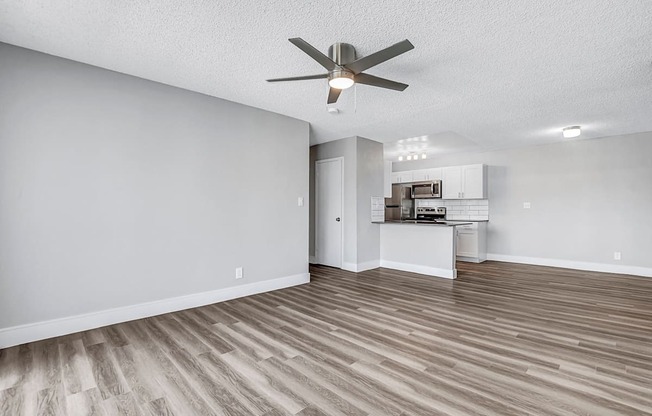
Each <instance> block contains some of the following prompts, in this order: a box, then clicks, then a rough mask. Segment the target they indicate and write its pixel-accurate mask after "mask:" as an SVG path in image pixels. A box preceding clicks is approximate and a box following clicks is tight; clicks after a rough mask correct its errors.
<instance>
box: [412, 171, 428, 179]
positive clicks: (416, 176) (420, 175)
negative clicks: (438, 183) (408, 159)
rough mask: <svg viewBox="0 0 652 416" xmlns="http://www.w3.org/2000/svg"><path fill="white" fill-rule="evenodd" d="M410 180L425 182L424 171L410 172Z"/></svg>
mask: <svg viewBox="0 0 652 416" xmlns="http://www.w3.org/2000/svg"><path fill="white" fill-rule="evenodd" d="M412 180H413V181H414V182H421V181H425V180H426V170H425V169H420V170H413V171H412Z"/></svg>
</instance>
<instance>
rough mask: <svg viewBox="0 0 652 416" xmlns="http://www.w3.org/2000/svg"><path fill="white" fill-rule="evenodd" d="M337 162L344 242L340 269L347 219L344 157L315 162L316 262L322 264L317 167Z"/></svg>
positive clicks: (342, 261) (342, 246) (341, 244)
mask: <svg viewBox="0 0 652 416" xmlns="http://www.w3.org/2000/svg"><path fill="white" fill-rule="evenodd" d="M336 160H339V161H340V190H341V192H342V196H341V201H342V203H341V206H340V222H341V224H342V225H341V226H342V233H341V234H342V241H341V243H340V246H341V248H342V251H341V253H340V268H341V267H342V266H343V265H344V224H345V221H346V218H345V217H344V157H331V158H328V159H320V160H317V161H315V227H314V228H315V260H316V261H317V263H318V264H321V259H320V258H319V253H320V251H319V227H318V226H317V219H318V218H319V204H318V203H317V201H319V186H318V183H319V181H317V166H318V165H319V164H322V163H327V162H334V161H336Z"/></svg>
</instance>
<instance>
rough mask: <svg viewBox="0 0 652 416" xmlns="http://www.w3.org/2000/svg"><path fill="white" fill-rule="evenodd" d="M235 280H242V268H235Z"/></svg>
mask: <svg viewBox="0 0 652 416" xmlns="http://www.w3.org/2000/svg"><path fill="white" fill-rule="evenodd" d="M235 278H236V279H242V267H236V268H235Z"/></svg>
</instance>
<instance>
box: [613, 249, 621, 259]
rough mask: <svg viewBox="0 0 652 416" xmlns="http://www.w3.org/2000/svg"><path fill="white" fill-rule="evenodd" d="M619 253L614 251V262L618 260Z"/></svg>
mask: <svg viewBox="0 0 652 416" xmlns="http://www.w3.org/2000/svg"><path fill="white" fill-rule="evenodd" d="M620 257H621V256H620V251H614V260H620Z"/></svg>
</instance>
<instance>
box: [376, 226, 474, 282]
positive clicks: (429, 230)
mask: <svg viewBox="0 0 652 416" xmlns="http://www.w3.org/2000/svg"><path fill="white" fill-rule="evenodd" d="M465 224H470V223H462V222H456V223H451V222H447V221H438V222H430V223H424V222H418V221H400V220H394V221H385V222H383V223H381V224H380V266H381V267H387V268H390V269H396V270H403V271H407V272H414V273H421V274H426V275H430V276H437V277H444V278H447V279H455V278H456V277H457V269H456V268H455V253H456V242H457V238H456V235H455V227H456V226H458V225H465Z"/></svg>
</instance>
